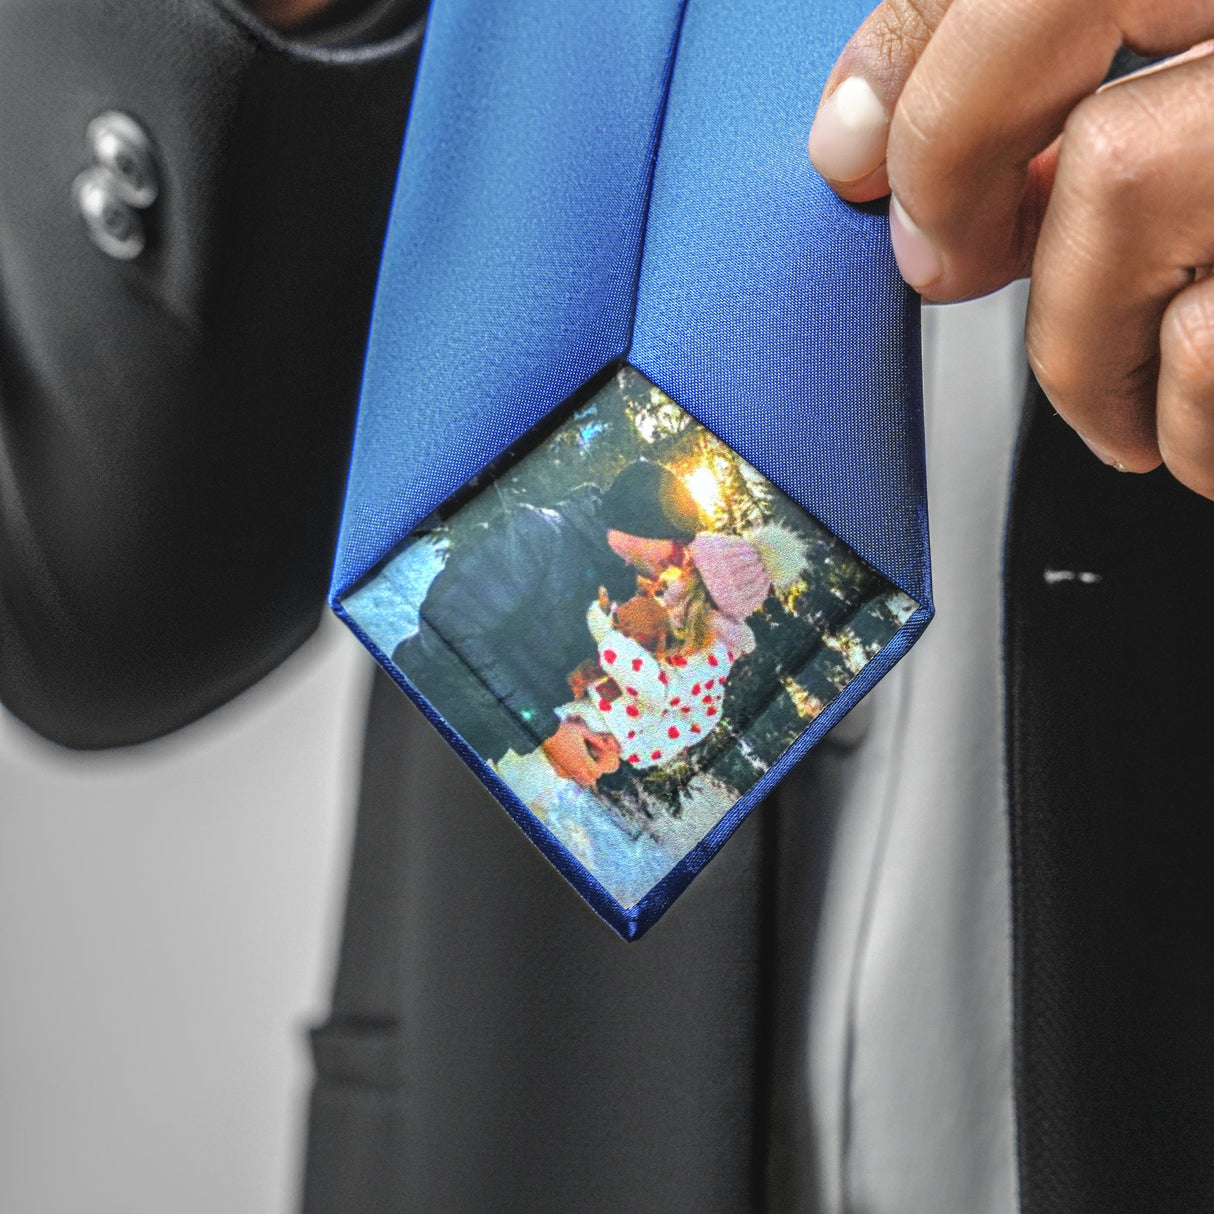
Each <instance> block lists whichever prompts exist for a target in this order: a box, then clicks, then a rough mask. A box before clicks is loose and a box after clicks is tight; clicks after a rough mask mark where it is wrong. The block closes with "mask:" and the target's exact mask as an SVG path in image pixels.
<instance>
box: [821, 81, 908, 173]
mask: <svg viewBox="0 0 1214 1214" xmlns="http://www.w3.org/2000/svg"><path fill="white" fill-rule="evenodd" d="M888 138H889V115H888V114H887V113H886V112H885V106H883V105H882V104H881V102H880V100H879V98H878V97H877V94H876V93H874V92H873V90H872V86H871V85H870V84H869V83H868V81H867V80H865V79H864V78H863V77H862V76H849V77H848V78H847V79H846V80H844V81H843V83H842V84H841V85H839V87H838V88H837V89H835V91H834V92H833V93H831V95H830V96H829V97H828V98H827V99H826V101H825V102H824V103H823V105H822V108H821V109H820V110H819V111H818V116H817V117H816V118H815V119H814V124H813V126H812V127H811V128H810V132H809V158H810V160H812V161H813V165H814V168H816V169H817V170H818V172H819V173H821V174H822V176H823V177H825V178H827V179H828V180H829V181H858V180H859V179H860V178H861V177H865V176H867V175H868V174H869V173H871V172H872V171H873V169H875V168H876V167H877V166H878V165H879V164H880V163H881V162H882V161H883V160H884V159H885V144H886V141H887V139H888Z"/></svg>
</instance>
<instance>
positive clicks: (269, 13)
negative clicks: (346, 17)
mask: <svg viewBox="0 0 1214 1214" xmlns="http://www.w3.org/2000/svg"><path fill="white" fill-rule="evenodd" d="M332 3H333V0H252V2H251V4H250V6H249V7H250V8H252V10H253V11H254V12H255V13H256V14H257V15H258V16H259V17H260V18H261V19H262V20H263V21H264V22H265V23H266V24H267V25H272V26H273V27H274V28H275V29H280V30H289V29H294V28H295V27H296V26H297V25H302V24H303V23H304V22H305V21H307V20H308V19H309V18H311V17H315V16H316V14H317V13H319V12H322V11H323V10H324V9H326V8H328V7H329V5H330V4H332Z"/></svg>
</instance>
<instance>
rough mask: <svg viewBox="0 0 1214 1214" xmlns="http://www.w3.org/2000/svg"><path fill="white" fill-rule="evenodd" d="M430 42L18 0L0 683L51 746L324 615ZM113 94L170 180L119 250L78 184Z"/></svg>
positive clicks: (204, 8) (197, 701)
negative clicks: (424, 52)
mask: <svg viewBox="0 0 1214 1214" xmlns="http://www.w3.org/2000/svg"><path fill="white" fill-rule="evenodd" d="M419 7H420V6H419ZM420 39H421V27H420V21H419V22H415V23H413V24H412V25H410V26H408V27H407V28H405V29H404V30H403V31H402V32H400V33H398V34H396V35H394V36H392V37H389V38H388V39H387V40H385V41H381V42H379V43H377V44H376V45H374V46H372V47H368V48H362V49H358V50H324V49H320V48H316V47H308V46H304V45H300V44H295V43H289V42H287V41H284V40H282V39H280V38H278V37H277V36H276V35H274V34H273V33H271V32H270V31H268V30H267V29H265V28H264V27H263V26H261V25H259V24H258V23H257V22H255V21H254V20H252V19H251V18H250V17H248V16H247V15H246V14H245V12H244V10H243V8H241V7H240V6H239V5H238V4H237V2H236V0H107V2H106V3H105V4H97V3H93V2H92V0H89V2H85V0H0V698H2V699H3V701H4V703H5V704H6V705H7V706H8V707H9V708H10V709H11V710H12V711H13V712H15V713H16V714H17V715H18V716H19V717H21V718H22V719H23V720H24V721H25V722H26V723H27V724H29V725H30V726H32V727H33V728H34V729H36V730H37V731H38V732H40V733H42V734H44V735H45V736H47V737H49V738H52V739H55V740H57V741H59V742H62V743H64V744H66V745H69V746H73V747H80V748H92V747H102V746H113V745H121V744H126V743H132V742H138V741H142V740H145V739H148V738H152V737H155V736H157V735H159V734H163V733H166V732H168V731H170V730H172V729H174V728H176V727H178V726H180V725H183V724H185V723H187V722H189V721H191V720H193V719H194V718H196V717H198V716H200V715H202V714H203V713H205V712H207V711H208V710H209V709H211V708H213V707H215V706H217V705H219V704H221V703H223V702H224V701H225V700H227V699H229V698H230V697H231V696H233V695H235V694H236V693H238V692H239V691H241V690H242V689H244V688H245V687H247V686H248V685H249V684H250V683H252V682H253V681H255V680H256V679H257V678H258V677H260V676H261V675H262V674H263V673H265V672H266V671H267V670H269V669H270V668H272V667H273V666H274V665H275V664H276V663H278V662H279V661H281V660H282V659H283V658H284V657H285V656H286V655H287V654H289V653H290V652H291V651H292V650H293V649H294V648H295V647H296V646H298V645H299V644H300V643H301V642H302V641H303V640H304V639H305V638H306V637H307V636H308V635H309V634H310V633H311V632H312V630H313V629H314V628H315V626H316V623H317V621H318V619H319V613H320V609H321V605H322V603H323V596H324V590H325V586H326V584H327V575H328V569H329V561H330V554H331V549H332V544H333V541H334V536H335V532H336V523H337V516H338V512H339V509H340V503H341V493H342V488H343V485H344V475H345V465H346V456H347V451H348V445H349V440H350V435H351V429H352V424H353V416H354V407H355V402H356V398H357V391H358V382H359V373H360V367H361V360H362V352H363V344H364V340H365V333H366V325H367V320H368V316H369V312H370V306H371V298H372V293H373V290H374V284H375V274H376V268H377V264H378V255H379V247H380V242H381V239H382V234H383V229H384V226H385V224H386V221H387V213H388V207H389V203H390V197H391V191H392V185H393V181H394V177H395V169H396V164H397V160H398V153H399V146H400V141H401V138H402V134H403V129H404V122H405V116H406V112H407V108H408V102H409V97H410V93H411V90H412V82H413V73H414V70H415V65H416V59H417V54H418V50H419V45H420ZM111 110H117V111H120V112H122V113H124V114H127V115H130V116H131V117H132V118H133V119H135V121H136V122H138V123H139V124H140V125H141V126H142V127H143V129H144V130H145V131H146V132H147V135H148V138H149V141H150V145H151V149H152V155H153V158H154V161H155V163H156V167H157V172H158V176H159V181H160V192H159V197H158V199H157V201H156V202H155V203H154V205H153V206H152V207H151V208H150V209H149V210H148V211H147V212H146V215H145V223H146V229H147V247H146V250H145V251H144V252H143V253H142V254H141V255H139V256H137V257H135V258H133V259H132V260H125V261H123V260H116V259H114V258H112V257H109V256H107V255H106V254H105V253H104V252H102V251H101V250H100V249H98V248H96V247H94V245H93V244H92V242H91V241H90V238H89V236H88V233H87V232H86V228H85V225H84V223H83V221H82V219H81V217H80V214H79V213H78V211H77V205H76V201H75V198H74V193H73V182H74V181H75V180H76V178H77V176H78V175H79V174H80V173H81V172H83V171H84V170H86V169H87V168H88V167H89V165H90V164H91V163H92V157H93V153H92V152H91V151H90V149H89V146H88V140H87V138H86V131H87V130H88V127H89V124H90V122H91V121H92V120H93V119H94V118H95V117H96V116H97V115H98V114H99V113H101V112H104V111H111Z"/></svg>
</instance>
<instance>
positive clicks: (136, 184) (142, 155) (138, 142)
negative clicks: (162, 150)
mask: <svg viewBox="0 0 1214 1214" xmlns="http://www.w3.org/2000/svg"><path fill="white" fill-rule="evenodd" d="M88 144H89V150H90V151H91V152H92V154H93V159H94V160H95V161H96V163H97V164H99V165H100V166H101V167H102V168H103V169H108V170H109V171H110V173H111V174H113V177H114V188H115V190H117V192H118V194H119V196H120V197H121V198H122V200H123V201H124V202H126V203H127V204H128V205H130V206H133V207H138V208H139V209H140V210H142V209H144V208H145V207H150V206H151V205H152V203H154V202H155V201H156V197H157V195H158V194H159V193H160V180H159V175H158V174H157V172H156V161H155V158H154V157H153V155H152V145H151V143H150V142H149V140H148V137H147V134H146V133H145V132H144V129H143V127H141V126H140V125H139V123H137V122H136V121H135V120H134V119H133V118H132V117H130V115H128V114H122V113H119V111H117V110H108V111H107V112H106V113H104V114H98V116H97V117H96V118H94V119H93V121H92V122H90V123H89V128H88Z"/></svg>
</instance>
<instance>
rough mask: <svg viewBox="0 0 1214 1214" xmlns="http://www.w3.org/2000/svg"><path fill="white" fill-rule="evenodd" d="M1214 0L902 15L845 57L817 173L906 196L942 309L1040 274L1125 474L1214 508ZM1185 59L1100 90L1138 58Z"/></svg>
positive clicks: (1062, 343) (1035, 309)
mask: <svg viewBox="0 0 1214 1214" xmlns="http://www.w3.org/2000/svg"><path fill="white" fill-rule="evenodd" d="M1211 39H1214V4H1210V3H1194V2H1193V0H951V2H950V0H884V2H883V3H882V4H880V6H879V7H878V8H877V9H876V10H875V11H874V12H873V13H872V15H871V16H870V17H869V18H868V20H867V21H865V23H864V24H863V25H862V26H861V27H860V29H859V30H858V31H857V33H856V34H855V35H854V36H853V37H852V39H851V41H850V42H849V43H848V44H847V46H846V47H845V48H844V50H843V52H842V54H841V56H840V57H839V60H838V62H837V63H836V65H835V67H834V69H833V71H832V73H831V75H830V77H829V78H828V80H827V83H826V87H825V89H824V90H823V98H822V102H821V104H820V106H819V109H818V113H817V117H816V118H815V120H814V126H813V129H812V131H811V134H810V141H809V148H810V157H811V159H812V160H813V162H814V164H815V166H816V167H817V169H818V171H819V172H820V173H821V174H822V176H823V177H825V178H826V180H827V181H828V182H829V183H830V185H831V186H832V187H833V188H834V189H835V191H836V192H837V193H838V194H839V195H840V196H841V197H843V198H845V199H847V200H848V201H851V202H866V201H870V200H872V199H875V198H879V197H881V196H883V195H884V194H886V193H891V195H892V196H891V199H890V221H889V222H890V234H891V238H892V241H893V246H894V253H895V256H896V257H897V259H898V264H899V267H900V268H901V270H902V274H903V277H904V278H905V279H906V280H907V282H908V283H910V285H911V286H912V287H914V288H915V289H916V290H917V291H919V292H920V293H921V294H922V295H923V297H924V298H925V299H927V300H930V301H933V302H940V303H943V302H949V301H953V300H960V299H969V298H973V297H975V296H978V295H983V294H986V293H987V292H990V291H994V290H996V289H998V288H999V287H1002V286H1004V285H1005V284H1007V283H1008V282H1010V281H1012V280H1013V279H1014V278H1019V277H1024V276H1025V275H1031V279H1032V282H1031V288H1030V302H1029V313H1028V324H1027V331H1026V344H1027V348H1028V354H1029V361H1030V363H1031V365H1032V367H1033V371H1034V373H1035V374H1036V376H1037V379H1038V381H1039V382H1040V383H1041V386H1042V388H1043V389H1044V390H1045V393H1046V395H1047V396H1048V397H1049V399H1050V401H1051V403H1052V404H1053V405H1054V407H1055V408H1056V409H1057V410H1058V412H1059V413H1060V414H1061V415H1062V416H1063V417H1064V418H1065V419H1066V420H1067V421H1068V422H1069V423H1070V424H1071V426H1072V427H1074V429H1075V430H1076V431H1077V432H1078V433H1079V435H1080V436H1081V437H1082V438H1083V440H1084V442H1086V443H1087V445H1088V446H1089V447H1090V448H1091V449H1092V451H1093V452H1094V453H1095V454H1096V455H1097V456H1098V457H1099V458H1100V459H1102V460H1103V461H1104V462H1105V463H1107V464H1110V465H1112V466H1113V467H1116V468H1118V469H1119V470H1121V471H1134V472H1145V471H1149V470H1150V469H1152V468H1155V467H1157V466H1158V465H1159V464H1160V462H1161V461H1162V462H1163V463H1164V464H1166V465H1167V467H1168V468H1169V469H1170V471H1171V472H1172V474H1173V475H1174V476H1175V477H1176V478H1177V479H1178V480H1179V481H1181V482H1182V483H1184V484H1186V485H1188V486H1189V487H1190V488H1191V489H1194V490H1195V491H1196V492H1198V493H1200V494H1202V495H1203V496H1205V497H1208V498H1214V277H1210V276H1209V268H1210V267H1211V265H1214V54H1211V51H1214V41H1210V40H1211ZM1123 45H1125V46H1127V47H1129V48H1131V49H1132V50H1134V51H1136V52H1137V53H1139V54H1141V55H1145V56H1149V57H1152V58H1165V57H1166V60H1167V61H1166V62H1163V63H1161V64H1157V65H1155V66H1154V67H1152V68H1150V69H1148V70H1147V71H1145V72H1140V73H1137V74H1135V75H1134V76H1131V77H1128V78H1126V79H1124V80H1122V81H1118V82H1117V83H1116V84H1114V85H1110V86H1106V87H1101V84H1102V81H1103V80H1104V78H1105V76H1106V74H1107V72H1108V69H1109V65H1110V63H1111V61H1112V59H1113V56H1114V54H1115V53H1116V52H1117V50H1118V49H1119V48H1120V47H1121V46H1123Z"/></svg>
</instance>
